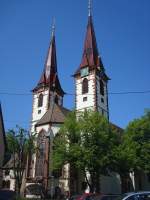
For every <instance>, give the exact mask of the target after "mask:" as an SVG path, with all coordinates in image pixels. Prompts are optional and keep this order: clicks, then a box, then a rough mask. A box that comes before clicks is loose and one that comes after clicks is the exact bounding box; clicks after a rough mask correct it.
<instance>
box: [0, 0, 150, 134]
mask: <svg viewBox="0 0 150 200" xmlns="http://www.w3.org/2000/svg"><path fill="white" fill-rule="evenodd" d="M87 5H88V0H0V100H1V103H2V109H3V115H4V122H5V129H6V130H7V129H10V128H14V127H15V125H16V124H19V125H20V126H22V127H24V128H27V129H28V128H29V121H30V119H31V112H32V95H30V94H31V92H30V91H31V90H32V89H33V88H34V87H35V86H36V84H37V81H38V80H39V78H40V75H41V72H42V70H43V67H44V61H45V58H46V54H47V49H48V46H49V42H50V35H51V24H52V18H53V16H55V18H56V45H57V62H58V73H59V78H60V81H61V84H62V87H63V89H64V90H65V91H66V92H67V93H74V92H75V87H74V80H73V78H72V77H71V75H72V74H73V73H74V72H75V70H76V69H77V67H78V66H79V64H80V61H81V56H82V50H83V42H84V37H85V31H86V25H87V17H88V9H87ZM92 12H93V21H94V27H95V32H96V38H97V43H98V48H99V52H100V55H101V57H102V60H103V63H104V66H105V68H106V73H107V74H108V76H109V77H110V78H111V80H110V81H109V92H110V93H112V92H128V91H146V90H150V0H93V11H92ZM2 93H23V94H29V95H22V96H21V95H20V96H19V95H6V94H2ZM64 106H65V107H67V108H73V107H74V96H68V95H67V96H65V98H64ZM109 108H110V120H111V121H112V122H113V123H115V124H117V125H118V126H121V127H123V128H124V127H126V125H127V124H128V122H129V121H131V120H132V119H134V118H138V117H140V116H141V115H142V114H143V113H144V109H145V108H150V93H146V94H128V95H111V94H110V95H109Z"/></svg>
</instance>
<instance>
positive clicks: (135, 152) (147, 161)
mask: <svg viewBox="0 0 150 200" xmlns="http://www.w3.org/2000/svg"><path fill="white" fill-rule="evenodd" d="M124 146H125V150H126V151H127V152H128V155H129V156H130V157H131V158H132V170H133V171H134V172H135V174H138V176H139V188H138V189H142V188H141V181H140V175H141V172H145V173H150V112H149V111H148V112H146V113H145V115H144V116H142V117H141V118H139V119H135V120H133V121H132V122H130V123H129V125H128V126H127V128H126V131H125V135H124Z"/></svg>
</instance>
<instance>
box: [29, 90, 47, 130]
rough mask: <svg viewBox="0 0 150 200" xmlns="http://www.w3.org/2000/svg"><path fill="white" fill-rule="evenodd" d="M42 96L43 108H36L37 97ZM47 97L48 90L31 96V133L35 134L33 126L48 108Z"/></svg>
mask: <svg viewBox="0 0 150 200" xmlns="http://www.w3.org/2000/svg"><path fill="white" fill-rule="evenodd" d="M40 94H43V106H42V107H38V98H39V95H40ZM48 95H49V90H48V89H47V90H44V91H42V92H40V93H34V94H33V105H32V121H31V133H33V132H35V124H36V123H37V121H38V120H39V119H41V118H42V116H43V115H44V114H45V113H46V111H47V108H48V104H47V103H48Z"/></svg>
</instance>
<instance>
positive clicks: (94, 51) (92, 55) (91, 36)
mask: <svg viewBox="0 0 150 200" xmlns="http://www.w3.org/2000/svg"><path fill="white" fill-rule="evenodd" d="M85 66H97V67H98V66H100V59H99V53H98V48H97V42H96V37H95V31H94V26H93V22H92V16H89V17H88V25H87V32H86V37H85V41H84V50H83V55H82V60H81V64H80V67H85Z"/></svg>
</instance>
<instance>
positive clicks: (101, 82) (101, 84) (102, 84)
mask: <svg viewBox="0 0 150 200" xmlns="http://www.w3.org/2000/svg"><path fill="white" fill-rule="evenodd" d="M100 94H101V95H103V96H104V83H103V81H102V80H100Z"/></svg>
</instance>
